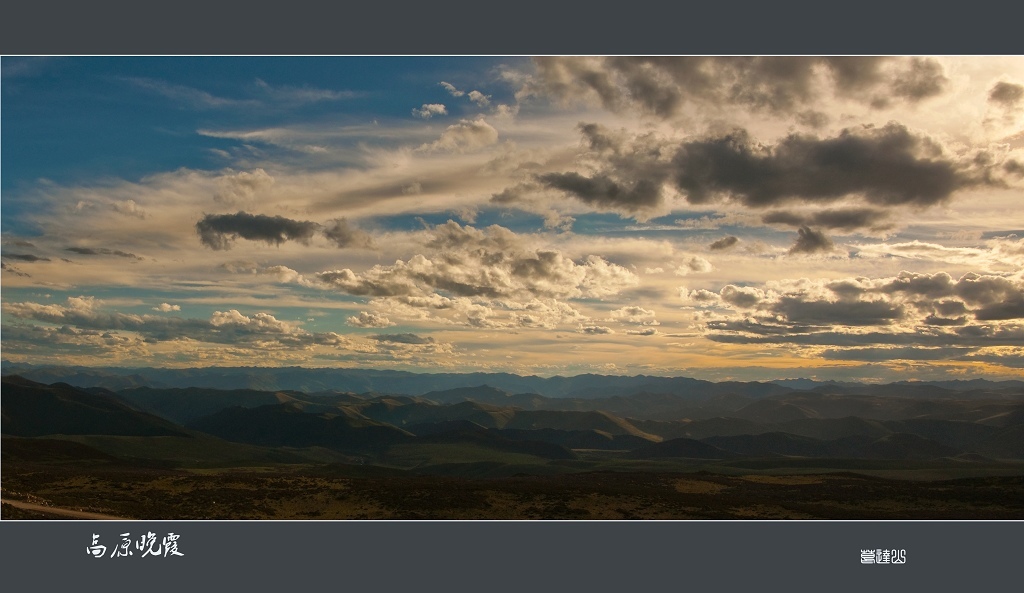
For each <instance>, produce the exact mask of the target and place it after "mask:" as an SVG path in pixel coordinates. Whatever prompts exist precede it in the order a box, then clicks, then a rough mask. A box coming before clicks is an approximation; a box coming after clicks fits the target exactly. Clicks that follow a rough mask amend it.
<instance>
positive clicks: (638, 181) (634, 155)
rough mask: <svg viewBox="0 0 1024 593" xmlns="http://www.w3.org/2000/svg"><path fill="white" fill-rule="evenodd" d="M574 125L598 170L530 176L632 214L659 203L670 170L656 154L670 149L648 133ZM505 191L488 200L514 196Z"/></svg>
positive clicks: (603, 206) (598, 204)
mask: <svg viewBox="0 0 1024 593" xmlns="http://www.w3.org/2000/svg"><path fill="white" fill-rule="evenodd" d="M578 129H579V131H580V134H581V135H582V136H583V138H584V141H585V142H586V145H587V147H588V150H589V154H590V156H592V157H594V158H596V159H597V160H599V161H600V162H601V163H602V165H603V167H602V169H601V170H599V171H597V172H595V173H593V174H590V175H582V174H580V173H576V172H566V173H545V174H541V175H537V176H535V177H534V179H535V180H536V181H537V182H538V183H539V184H541V185H542V186H544V187H547V188H550V189H555V190H559V191H563V192H565V193H567V194H569V195H571V196H573V197H575V198H577V199H579V200H580V201H582V202H584V203H587V204H590V205H591V206H594V207H596V208H598V209H602V210H616V211H620V212H623V211H624V212H628V213H636V212H640V211H644V210H650V209H654V208H657V207H658V206H660V205H661V204H662V202H663V200H664V196H663V190H662V188H663V186H664V184H665V182H666V181H668V179H669V177H670V175H671V169H670V167H669V166H668V164H667V162H666V161H665V160H664V159H663V158H662V154H663V152H664V151H666V150H669V151H670V150H672V147H671V146H670V145H669V144H668V143H666V142H665V141H663V140H660V139H658V138H656V137H655V136H654V135H651V134H640V135H636V136H632V137H627V136H626V135H625V134H624V133H620V132H613V131H611V130H608V129H607V128H605V127H604V126H602V125H600V124H593V123H590V124H588V123H581V124H580V125H579V126H578ZM669 154H671V152H670V153H669ZM507 191H508V190H506V192H507ZM506 192H502V193H501V194H497V195H495V196H494V197H493V198H492V199H493V200H494V201H496V202H503V201H504V202H507V201H510V200H512V199H514V198H515V195H514V194H506Z"/></svg>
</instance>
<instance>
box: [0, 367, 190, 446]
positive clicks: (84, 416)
mask: <svg viewBox="0 0 1024 593" xmlns="http://www.w3.org/2000/svg"><path fill="white" fill-rule="evenodd" d="M2 387H3V394H2V396H0V397H2V399H0V403H2V424H0V426H2V432H3V434H5V435H13V436H23V437H32V436H42V435H48V434H67V435H78V434H105V435H118V436H185V431H183V430H181V427H180V426H176V425H175V424H173V423H172V422H169V421H168V420H165V419H163V418H160V417H158V416H154V415H152V414H148V413H146V412H141V411H139V410H137V409H134V408H133V407H131V406H130V405H129V404H128V403H127V402H126V401H124V400H123V399H121V398H120V397H118V396H117V395H116V394H114V393H109V392H102V391H100V392H91V391H85V390H83V389H77V388H75V387H72V386H70V385H68V384H66V383H54V384H53V385H43V384H41V383H36V382H34V381H29V380H28V379H24V378H22V377H17V376H11V377H4V378H3V384H2Z"/></svg>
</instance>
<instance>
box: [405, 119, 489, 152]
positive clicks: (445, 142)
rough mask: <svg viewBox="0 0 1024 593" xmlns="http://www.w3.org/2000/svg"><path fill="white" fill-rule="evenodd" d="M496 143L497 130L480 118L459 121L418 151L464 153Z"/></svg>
mask: <svg viewBox="0 0 1024 593" xmlns="http://www.w3.org/2000/svg"><path fill="white" fill-rule="evenodd" d="M497 142H498V130H495V129H494V127H493V126H491V124H489V123H487V122H486V121H485V120H484V119H483V118H482V117H481V118H478V119H475V120H468V119H464V120H460V121H459V123H457V124H452V125H450V126H448V127H447V128H446V129H445V131H444V132H442V133H441V137H440V138H438V139H437V140H436V141H434V142H432V143H430V144H424V145H422V146H420V147H419V150H420V151H428V152H432V151H445V152H464V151H467V150H474V149H477V148H483V147H485V146H490V145H492V144H496V143H497Z"/></svg>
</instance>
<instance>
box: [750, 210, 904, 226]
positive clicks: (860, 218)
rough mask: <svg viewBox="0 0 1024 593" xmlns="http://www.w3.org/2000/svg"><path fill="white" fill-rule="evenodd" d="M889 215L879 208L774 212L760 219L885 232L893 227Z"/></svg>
mask: <svg viewBox="0 0 1024 593" xmlns="http://www.w3.org/2000/svg"><path fill="white" fill-rule="evenodd" d="M889 217H890V213H889V212H888V211H886V210H884V209H881V208H840V209H826V210H818V211H814V212H807V211H794V210H775V211H772V212H768V213H766V214H765V215H763V216H762V217H761V221H762V222H764V223H765V224H784V225H788V226H794V227H806V226H811V225H813V226H817V227H825V228H827V229H834V230H840V231H855V230H862V229H865V230H870V231H876V232H877V231H885V230H889V229H892V228H893V227H895V226H896V225H895V223H894V222H893V221H892V220H890V218H889Z"/></svg>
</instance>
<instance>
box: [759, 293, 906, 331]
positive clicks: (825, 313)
mask: <svg viewBox="0 0 1024 593" xmlns="http://www.w3.org/2000/svg"><path fill="white" fill-rule="evenodd" d="M772 312H774V313H776V314H780V315H783V316H785V318H786V319H788V320H789V321H790V322H791V323H798V324H821V325H847V326H864V325H887V324H889V323H892V322H894V321H897V320H899V319H902V318H903V317H904V316H905V315H906V309H905V308H904V307H903V306H902V305H896V304H893V303H890V302H886V301H856V302H852V303H851V302H843V301H836V302H832V301H822V300H813V301H812V300H805V299H803V298H800V297H794V296H785V297H782V298H781V299H779V300H778V302H776V303H774V304H773V306H772Z"/></svg>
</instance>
